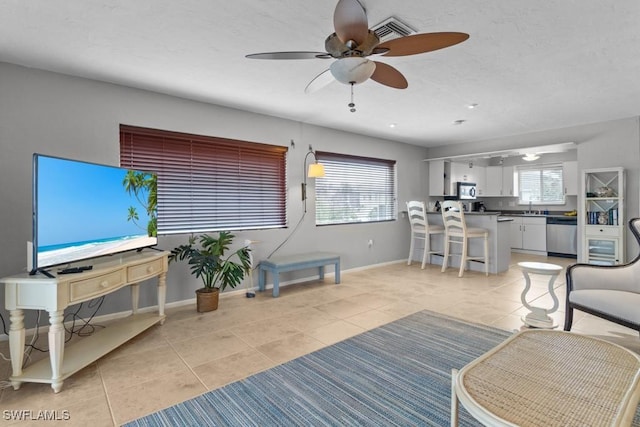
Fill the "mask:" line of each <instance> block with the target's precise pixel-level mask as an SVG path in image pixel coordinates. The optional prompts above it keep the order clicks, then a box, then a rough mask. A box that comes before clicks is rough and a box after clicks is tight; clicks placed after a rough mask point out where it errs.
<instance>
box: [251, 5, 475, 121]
mask: <svg viewBox="0 0 640 427" xmlns="http://www.w3.org/2000/svg"><path fill="white" fill-rule="evenodd" d="M333 26H334V29H335V32H334V33H332V34H330V35H329V36H328V37H327V38H326V40H325V49H326V52H308V51H301V52H267V53H254V54H251V55H247V56H246V57H247V58H250V59H287V60H288V59H328V58H333V59H336V60H337V61H335V62H333V63H332V64H331V65H330V67H329V70H326V71H329V72H330V76H329V73H327V72H326V71H325V72H322V73H320V74H319V75H318V76H316V77H315V78H314V79H313V80H312V81H311V82H310V83H309V84H308V85H307V87H306V88H305V92H306V93H311V92H314V91H315V90H317V89H319V88H321V87H324V86H325V85H326V84H328V83H330V82H331V81H335V80H337V81H339V82H340V83H343V84H349V85H351V90H352V98H353V85H354V84H360V83H363V82H365V81H367V80H369V79H371V80H373V81H375V82H377V83H380V84H382V85H385V86H388V87H391V88H394V89H406V88H407V87H408V83H407V80H406V79H405V77H404V76H403V75H402V73H401V72H400V71H398V70H396V69H395V68H394V67H392V66H391V65H389V64H386V63H384V62H381V61H370V60H368V59H366V57H367V56H369V55H379V56H382V57H384V56H389V57H392V56H408V55H416V54H420V53H426V52H431V51H434V50H438V49H443V48H446V47H450V46H453V45H456V44H458V43H462V42H463V41H465V40H467V39H468V38H469V35H468V34H465V33H457V32H440V33H423V34H411V35H407V36H403V37H399V38H396V39H392V40H389V41H385V42H384V43H380V38H379V37H378V36H377V35H376V33H375V32H374V31H371V30H370V29H369V23H368V20H367V14H366V12H365V10H364V8H363V7H362V4H360V2H359V1H358V0H339V1H338V4H337V5H336V8H335V11H334V14H333ZM331 76H332V77H333V79H332V80H327V79H330V78H331ZM351 104H353V100H352V102H351ZM351 104H350V105H349V107H351V111H352V112H354V111H355V109H354V108H353V106H352V105H351Z"/></svg>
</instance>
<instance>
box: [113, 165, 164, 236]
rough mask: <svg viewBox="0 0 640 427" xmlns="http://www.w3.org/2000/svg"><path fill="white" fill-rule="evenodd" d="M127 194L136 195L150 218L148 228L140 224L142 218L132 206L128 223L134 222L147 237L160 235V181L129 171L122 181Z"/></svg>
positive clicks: (150, 175) (153, 176)
mask: <svg viewBox="0 0 640 427" xmlns="http://www.w3.org/2000/svg"><path fill="white" fill-rule="evenodd" d="M122 185H123V186H124V189H125V191H126V192H127V193H129V194H133V195H135V197H136V199H137V200H138V203H140V205H141V206H142V207H143V208H144V210H145V211H146V212H147V216H148V217H149V222H148V223H147V225H146V227H143V226H142V225H140V224H138V221H139V220H140V216H139V215H138V210H137V209H136V207H135V206H130V207H129V210H128V216H127V221H133V223H134V224H136V225H137V226H138V227H140V228H141V229H143V230H145V229H146V231H147V235H148V236H150V237H155V236H157V234H158V180H157V176H156V175H154V174H150V173H146V172H138V171H131V170H130V171H128V172H127V174H126V175H125V177H124V180H123V181H122Z"/></svg>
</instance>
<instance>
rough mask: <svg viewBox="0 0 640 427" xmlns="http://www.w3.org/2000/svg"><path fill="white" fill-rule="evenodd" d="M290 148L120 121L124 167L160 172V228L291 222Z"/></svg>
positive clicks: (174, 230) (200, 229)
mask: <svg viewBox="0 0 640 427" xmlns="http://www.w3.org/2000/svg"><path fill="white" fill-rule="evenodd" d="M286 154H287V147H282V146H275V145H268V144H258V143H254V142H247V141H237V140H232V139H225V138H217V137H209V136H200V135H191V134H184V133H178V132H169V131H162V130H155V129H147V128H140V127H134V126H127V125H121V126H120V164H121V166H122V167H126V168H133V169H138V170H144V171H150V172H155V173H157V174H158V233H159V234H172V233H199V232H206V231H220V230H246V229H262V228H281V227H285V226H286V193H287V191H286Z"/></svg>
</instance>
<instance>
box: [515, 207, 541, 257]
mask: <svg viewBox="0 0 640 427" xmlns="http://www.w3.org/2000/svg"><path fill="white" fill-rule="evenodd" d="M509 218H511V219H512V220H513V221H511V235H510V241H511V249H522V250H527V251H539V252H546V251H547V218H546V217H530V216H513V217H509Z"/></svg>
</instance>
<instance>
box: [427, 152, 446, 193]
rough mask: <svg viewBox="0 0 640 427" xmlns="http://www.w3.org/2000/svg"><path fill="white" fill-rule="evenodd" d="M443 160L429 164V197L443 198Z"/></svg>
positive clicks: (432, 161)
mask: <svg viewBox="0 0 640 427" xmlns="http://www.w3.org/2000/svg"><path fill="white" fill-rule="evenodd" d="M444 177H445V171H444V160H431V161H430V162H429V195H430V196H443V195H444V194H446V193H445V179H444Z"/></svg>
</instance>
